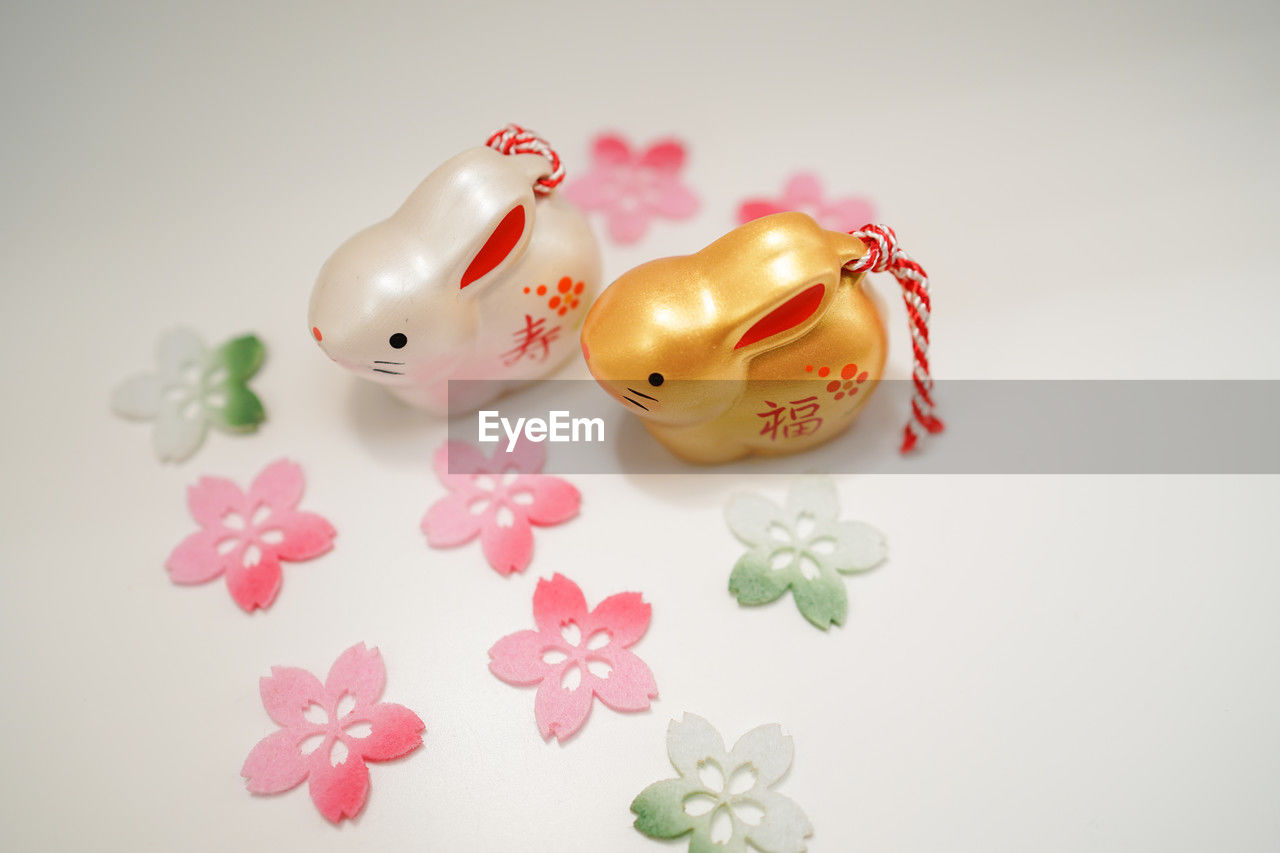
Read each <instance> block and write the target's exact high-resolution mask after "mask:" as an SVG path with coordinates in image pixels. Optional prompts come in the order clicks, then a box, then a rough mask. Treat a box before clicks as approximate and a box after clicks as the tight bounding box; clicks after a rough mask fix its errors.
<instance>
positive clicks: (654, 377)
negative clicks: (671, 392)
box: [649, 373, 663, 388]
mask: <svg viewBox="0 0 1280 853" xmlns="http://www.w3.org/2000/svg"><path fill="white" fill-rule="evenodd" d="M662 382H663V379H662V374H661V373H650V374H649V384H650V385H652V386H653V387H654V388H657V387H658V386H659V385H661V384H662Z"/></svg>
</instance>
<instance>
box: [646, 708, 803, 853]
mask: <svg viewBox="0 0 1280 853" xmlns="http://www.w3.org/2000/svg"><path fill="white" fill-rule="evenodd" d="M794 752H795V747H794V745H793V744H792V741H791V738H790V736H788V735H784V734H783V733H782V728H781V727H780V726H778V725H777V724H776V723H775V724H771V725H767V726H760V727H759V728H755V729H752V730H751V731H749V732H747V733H746V734H745V735H743V736H742V737H741V738H739V739H738V742H737V743H735V744H734V745H733V749H732V750H730V751H728V752H726V751H725V748H724V739H723V738H721V737H720V733H719V732H717V731H716V730H715V729H714V728H713V727H712V726H711V724H710V723H708V722H707V721H706V720H704V719H702V718H701V717H699V716H697V715H696V714H689V713H686V714H685V715H684V719H683V720H681V721H679V722H677V721H675V720H672V721H671V724H670V725H669V726H667V754H668V755H669V756H670V757H671V763H672V764H673V765H674V766H675V768H676V770H677V771H678V772H679V773H680V775H679V776H678V777H677V778H675V779H665V780H663V781H661V782H655V783H654V784H652V785H650V786H649V787H647V788H645V789H644V790H643V791H641V792H640V795H639V796H638V797H636V798H635V800H634V801H633V802H632V803H631V811H633V812H635V815H636V822H635V827H636V829H638V830H640V831H641V832H643V833H644V834H645V835H648V836H650V837H651V838H679V837H680V836H682V835H684V834H685V833H692V834H691V835H690V838H689V851H690V853H710V851H720V853H746V851H747V845H748V844H749V845H751V849H752V850H759V851H762V852H763V853H802V851H804V850H805V849H806V846H805V842H804V840H805V839H806V838H808V837H809V836H810V835H813V827H812V826H811V825H810V824H809V819H808V818H807V817H805V815H804V812H802V811H801V810H800V807H799V806H797V805H796V804H795V803H794V802H793V801H792V800H791V799H790V798H788V797H784V796H783V795H782V794H779V793H777V792H776V791H774V790H772V789H773V787H774V786H775V785H776V784H777V783H778V781H779V780H780V779H781V778H782V777H783V776H784V775H785V774H786V772H787V770H788V769H789V768H790V767H791V760H792V758H793V756H794Z"/></svg>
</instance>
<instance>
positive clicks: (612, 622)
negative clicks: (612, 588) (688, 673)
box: [489, 574, 658, 743]
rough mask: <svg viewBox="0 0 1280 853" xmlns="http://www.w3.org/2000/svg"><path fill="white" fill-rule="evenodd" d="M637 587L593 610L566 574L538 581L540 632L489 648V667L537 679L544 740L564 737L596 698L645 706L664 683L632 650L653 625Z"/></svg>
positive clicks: (523, 682)
mask: <svg viewBox="0 0 1280 853" xmlns="http://www.w3.org/2000/svg"><path fill="white" fill-rule="evenodd" d="M649 615H650V607H649V605H648V604H646V603H645V602H644V601H642V600H641V598H640V593H638V592H622V593H618V594H617V595H611V596H609V597H608V598H606V599H605V600H604V601H602V602H600V605H599V606H598V607H596V609H595V610H592V611H591V612H590V613H588V612H587V601H586V599H585V598H583V596H582V590H581V589H579V588H578V585H577V584H575V583H574V582H573V581H571V580H569V579H568V578H566V577H565V576H564V575H560V574H557V575H556V576H555V577H553V578H552V579H551V580H546V579H545V578H544V579H542V580H540V581H538V588H537V589H536V590H534V593H533V621H534V623H535V624H536V625H537V626H538V627H537V630H533V631H517V632H516V633H514V634H510V635H508V636H506V637H503V638H502V639H501V640H499V641H498V642H496V643H494V645H493V648H491V649H489V658H490V663H489V671H490V672H492V673H493V674H494V675H496V676H498V678H501V679H502V680H503V681H505V682H507V683H508V684H515V685H518V686H525V687H527V686H531V685H534V684H536V685H538V694H537V696H536V697H535V698H534V700H533V716H534V718H535V719H536V720H537V721H538V731H539V732H541V734H542V737H543V739H544V740H549V739H551V738H557V739H559V740H560V742H561V743H563V742H564V741H566V740H568V739H569V738H570V737H572V736H573V734H574V733H575V732H577V731H578V729H580V728H582V724H583V723H585V722H586V721H587V716H588V715H589V714H590V713H591V703H592V699H593V698H594V697H596V696H598V697H600V701H601V702H603V703H604V704H606V705H608V706H609V707H610V708H612V709H613V710H615V711H644V710H647V709H648V708H649V700H651V699H656V698H657V696H658V685H657V683H656V682H655V681H654V680H653V673H652V672H650V670H649V667H648V666H647V665H646V664H645V662H644V661H642V660H640V658H638V657H636V656H635V654H634V653H633V652H631V651H629V649H630V647H631V646H632V645H634V644H635V643H636V641H638V640H639V639H640V638H641V637H642V636H644V632H645V631H646V630H647V629H648V627H649Z"/></svg>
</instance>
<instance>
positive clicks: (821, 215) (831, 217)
mask: <svg viewBox="0 0 1280 853" xmlns="http://www.w3.org/2000/svg"><path fill="white" fill-rule="evenodd" d="M789 210H798V211H800V212H801V213H807V214H809V215H810V216H812V217H813V218H814V219H816V220H817V221H818V224H819V225H821V226H822V227H823V228H827V229H830V230H832V231H843V232H845V233H848V232H850V231H856V230H858V229H859V228H861V227H862V226H864V225H866V224H867V223H868V222H875V221H876V211H875V208H874V207H873V206H872V205H871V202H870V201H869V200H867V199H865V198H861V197H859V196H845V197H843V198H828V197H827V195H826V191H825V190H824V189H823V188H822V181H821V180H820V179H819V178H818V176H817V175H814V174H811V173H809V172H796V173H795V174H794V175H792V176H791V177H790V178H789V179H787V183H786V185H785V186H784V187H783V188H782V195H781V197H779V198H749V199H747V200H746V201H744V202H742V204H741V205H739V206H738V224H739V225H744V224H746V223H748V222H750V221H751V220H753V219H759V218H760V217H762V216H769V215H770V214H774V213H785V212H786V211H789Z"/></svg>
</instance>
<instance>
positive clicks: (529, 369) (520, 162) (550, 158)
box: [309, 125, 601, 416]
mask: <svg viewBox="0 0 1280 853" xmlns="http://www.w3.org/2000/svg"><path fill="white" fill-rule="evenodd" d="M563 178H564V172H563V169H562V168H561V166H560V158H559V157H558V156H557V155H556V154H555V152H554V151H552V150H551V148H550V146H548V145H547V144H546V142H544V141H543V140H541V139H539V138H538V137H537V136H534V135H533V134H532V133H529V132H528V131H526V130H524V129H522V128H520V127H518V126H516V125H510V126H508V127H507V128H504V129H503V130H501V131H499V132H497V133H495V134H493V136H492V137H490V139H489V141H488V142H487V144H486V145H484V146H480V147H477V148H472V149H469V150H467V151H464V152H462V153H461V154H459V155H457V156H456V157H454V158H452V159H451V160H449V161H447V162H445V163H444V164H443V165H441V166H440V167H439V168H438V169H436V170H435V171H434V172H432V173H431V174H430V175H428V176H427V178H426V180H424V181H423V182H422V183H421V184H420V185H419V186H418V188H417V189H415V190H414V191H413V193H412V194H410V196H409V198H408V199H406V200H405V202H404V204H403V205H401V207H400V209H399V210H397V211H396V212H395V213H393V214H392V215H391V216H390V217H389V218H387V219H385V220H383V221H382V222H379V223H377V224H376V225H373V226H371V227H369V228H366V229H365V230H363V231H361V232H360V233H358V234H356V235H355V236H354V237H352V238H351V239H349V240H347V242H345V243H344V244H342V246H340V247H339V248H338V250H337V251H336V252H334V254H333V256H332V257H330V258H329V260H328V261H326V262H325V264H324V267H323V268H322V269H321V270H320V275H319V278H318V280H317V281H316V285H315V288H314V290H313V291H312V293H311V305H310V310H309V324H310V326H311V334H312V336H313V337H314V338H315V340H316V342H317V343H318V344H319V345H320V348H321V349H322V350H324V352H325V354H326V355H328V356H329V358H331V359H333V360H334V361H335V362H337V363H338V364H340V365H341V366H343V367H345V368H346V369H347V370H349V371H351V372H352V373H354V374H356V375H357V376H360V377H362V378H364V379H367V380H369V381H371V382H376V383H378V384H380V385H384V386H386V388H387V389H388V390H389V391H391V393H393V394H395V395H396V396H397V397H399V398H400V399H402V400H404V401H405V402H407V403H409V404H411V405H413V406H417V407H419V408H422V409H426V410H428V411H430V412H432V413H434V414H437V415H441V416H444V415H450V414H461V413H465V412H469V411H474V410H475V409H477V408H479V407H480V406H483V405H484V404H486V403H488V402H489V401H490V400H492V399H493V398H495V397H497V396H499V395H500V394H502V393H504V392H505V391H507V390H509V389H510V388H512V387H514V386H516V385H519V384H522V383H523V382H526V381H529V380H534V379H541V378H543V377H545V376H547V375H548V374H549V373H551V372H552V371H554V370H555V369H556V368H557V367H558V366H559V365H560V364H562V363H563V362H564V361H565V359H566V358H568V357H569V356H570V355H571V353H573V352H574V350H575V349H576V347H575V345H574V339H575V337H576V335H575V332H576V330H577V328H578V326H579V325H580V324H581V322H582V318H583V316H584V315H585V313H586V310H587V307H588V306H589V305H590V304H591V300H592V298H593V297H594V296H595V294H596V293H597V292H598V290H599V286H600V276H601V272H600V249H599V246H598V245H597V243H596V240H595V237H594V235H593V234H592V232H591V230H590V228H589V227H588V225H587V222H586V220H585V219H584V218H583V216H582V214H581V213H580V212H579V211H578V210H577V209H576V208H574V207H573V206H572V205H571V204H570V203H569V202H567V201H565V200H564V199H563V198H561V197H560V196H559V194H558V193H556V192H555V189H556V187H557V186H558V185H559V183H560V182H561V180H563ZM450 379H468V380H488V381H484V382H471V383H466V384H463V385H461V386H459V385H456V384H455V386H454V398H453V400H452V401H450V398H449V390H448V388H449V386H448V381H449V380H450ZM451 403H452V405H451Z"/></svg>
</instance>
